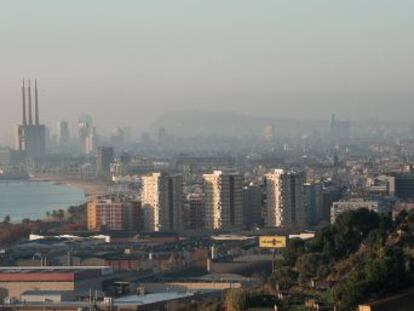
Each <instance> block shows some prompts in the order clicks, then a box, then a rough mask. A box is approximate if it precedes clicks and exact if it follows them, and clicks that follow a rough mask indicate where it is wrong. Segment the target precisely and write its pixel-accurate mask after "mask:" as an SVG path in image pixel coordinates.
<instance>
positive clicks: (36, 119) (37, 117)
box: [35, 80, 39, 125]
mask: <svg viewBox="0 0 414 311" xmlns="http://www.w3.org/2000/svg"><path fill="white" fill-rule="evenodd" d="M35 124H36V125H39V103H38V97H37V80H35Z"/></svg>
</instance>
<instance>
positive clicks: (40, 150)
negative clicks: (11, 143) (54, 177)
mask: <svg viewBox="0 0 414 311" xmlns="http://www.w3.org/2000/svg"><path fill="white" fill-rule="evenodd" d="M27 101H28V106H27V107H26V88H25V84H24V80H23V85H22V124H20V125H18V127H17V146H16V147H17V150H19V151H20V152H23V153H24V154H25V155H26V156H27V157H29V158H36V157H42V156H44V155H45V153H46V126H45V125H43V124H40V123H39V96H38V89H37V81H35V105H34V120H33V111H32V90H31V85H30V80H29V85H28V87H27ZM26 108H27V109H26ZM26 112H28V116H27V114H26Z"/></svg>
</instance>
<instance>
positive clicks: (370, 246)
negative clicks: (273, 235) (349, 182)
mask: <svg viewBox="0 0 414 311" xmlns="http://www.w3.org/2000/svg"><path fill="white" fill-rule="evenodd" d="M413 235H414V212H409V213H405V212H404V213H402V214H401V215H400V216H399V217H398V218H397V219H396V220H395V221H392V220H391V218H389V217H384V216H380V215H378V214H377V213H375V212H372V211H368V210H367V209H360V210H357V211H350V212H346V213H343V214H342V215H340V216H339V217H338V218H337V220H336V223H335V224H334V225H329V226H327V227H325V228H324V229H323V230H321V231H320V232H318V233H317V235H316V237H315V238H314V239H313V240H310V241H306V242H305V241H301V240H293V241H290V242H289V244H288V246H287V248H286V249H284V250H283V251H282V255H283V258H284V259H283V260H281V261H279V262H278V263H277V269H276V271H275V272H274V273H273V275H272V276H271V278H270V279H269V281H268V283H269V284H270V286H271V287H272V288H273V289H274V290H275V291H276V292H281V291H288V292H289V296H290V298H289V299H287V300H288V302H284V304H286V306H285V308H283V309H282V310H294V309H292V308H296V307H298V308H299V307H300V306H304V302H305V301H306V300H309V299H314V300H315V301H318V302H320V303H323V304H326V305H330V306H331V307H333V306H334V305H335V306H336V310H338V311H341V310H346V311H348V310H354V309H355V307H356V306H357V305H358V304H360V303H364V302H366V301H368V300H370V299H374V298H378V297H382V296H384V295H387V294H390V293H392V292H395V291H397V290H400V289H403V288H406V287H408V286H410V284H411V278H410V277H411V274H412V272H413V271H412V268H413V266H414V265H413V264H412V263H413V259H414V243H413V242H412V237H413ZM293 300H296V301H298V303H297V302H295V303H293ZM293 305H296V306H293Z"/></svg>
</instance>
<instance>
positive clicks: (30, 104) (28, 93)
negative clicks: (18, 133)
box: [27, 80, 33, 125]
mask: <svg viewBox="0 0 414 311" xmlns="http://www.w3.org/2000/svg"><path fill="white" fill-rule="evenodd" d="M27 99H28V101H29V107H28V109H29V125H33V118H32V90H31V88H30V80H29V87H28V88H27Z"/></svg>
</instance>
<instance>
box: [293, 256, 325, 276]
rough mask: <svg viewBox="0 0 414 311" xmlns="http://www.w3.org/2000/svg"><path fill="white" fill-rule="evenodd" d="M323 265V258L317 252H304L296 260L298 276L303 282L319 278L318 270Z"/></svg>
mask: <svg viewBox="0 0 414 311" xmlns="http://www.w3.org/2000/svg"><path fill="white" fill-rule="evenodd" d="M324 265H325V262H324V259H323V257H322V255H321V254H319V253H309V254H304V255H302V256H300V257H299V258H298V260H297V261H296V269H297V271H298V273H299V278H300V279H301V281H304V282H306V281H309V280H311V279H315V278H319V271H321V270H322V269H321V268H322V267H323V266H324Z"/></svg>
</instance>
